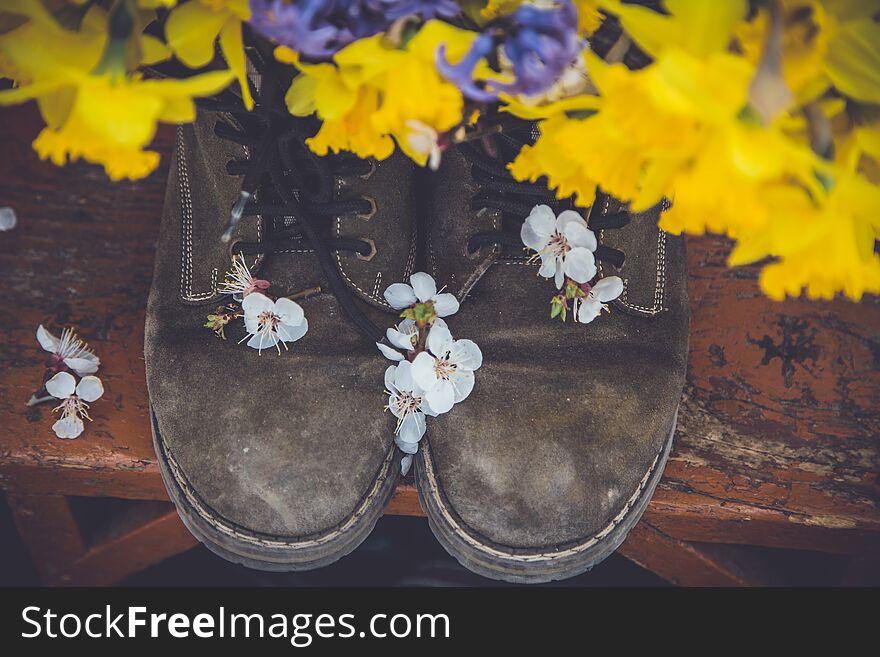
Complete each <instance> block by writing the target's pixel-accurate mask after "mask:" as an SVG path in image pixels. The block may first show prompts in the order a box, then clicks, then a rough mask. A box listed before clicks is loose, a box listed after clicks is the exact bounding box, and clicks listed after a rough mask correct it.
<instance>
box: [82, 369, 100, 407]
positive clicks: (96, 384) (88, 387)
mask: <svg viewBox="0 0 880 657" xmlns="http://www.w3.org/2000/svg"><path fill="white" fill-rule="evenodd" d="M103 394H104V384H103V383H101V379H99V378H98V377H96V376H91V375H89V376H84V377H83V378H82V380H81V381H80V382H79V385H77V386H76V396H77V397H79V398H80V399H82V400H83V401H84V402H89V403H91V402H93V401H95V400H96V399H100V398H101V395H103Z"/></svg>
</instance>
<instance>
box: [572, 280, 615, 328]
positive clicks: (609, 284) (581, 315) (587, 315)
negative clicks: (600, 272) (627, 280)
mask: <svg viewBox="0 0 880 657" xmlns="http://www.w3.org/2000/svg"><path fill="white" fill-rule="evenodd" d="M621 294H623V280H622V279H621V278H620V276H606V277H605V278H603V279H601V280H600V281H598V282H597V283H596V284H595V285H594V286H593V287H591V288H590V291H589V292H588V293H587V296H586V297H585V298H582V299H575V301H574V305H575V309H574V312H575V316H576V317H577V320H578V321H579V322H581V323H582V324H589V323H590V322H592V321H593V320H594V319H596V318H597V317H598V316H599V314H600V313H601V312H602V310H603V309H607V308H608V306H606V305H605V304H607V303H608V302H609V301H614V300H615V299H616V298H617V297H619V296H620V295H621Z"/></svg>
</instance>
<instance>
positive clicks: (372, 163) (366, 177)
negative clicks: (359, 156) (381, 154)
mask: <svg viewBox="0 0 880 657" xmlns="http://www.w3.org/2000/svg"><path fill="white" fill-rule="evenodd" d="M366 162H367V163H368V164H369V165H370V170H369V171H367V172H366V173H362V174H360V175H359V176H358V178H360V179H362V180H369V179H370V178H371V177H372V175H373V174H374V173H376V161H375V160H374V159H373V158H370V159H368V160H366Z"/></svg>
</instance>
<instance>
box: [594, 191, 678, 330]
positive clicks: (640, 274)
mask: <svg viewBox="0 0 880 657" xmlns="http://www.w3.org/2000/svg"><path fill="white" fill-rule="evenodd" d="M597 202H598V203H600V204H601V205H600V206H599V207H598V208H596V210H595V212H597V213H598V214H600V215H610V214H616V213H618V212H625V211H627V210H628V208H627V205H626V204H625V203H623V202H621V201H619V200H617V199H615V198H613V197H610V196H605V197H604V198H601V199H599V200H597ZM664 206H665V201H664V202H661V203H659V204H657V205H656V206H654V207H653V208H649V209H647V210H645V211H644V212H638V213H631V214H630V222H629V223H628V224H627V225H626V226H624V227H623V228H613V229H605V230H598V231H596V238H597V241H598V242H599V244H602V245H605V246H609V247H612V248H615V249H618V250H620V251H622V252H623V253H624V255H625V256H626V257H625V259H624V262H623V265H622V266H620V267H615V266H614V265H612V264H610V263H608V262H603V261H599V263H598V265H597V269H598V277H599V278H602V277H604V276H620V277H621V278H622V279H623V286H624V287H623V294H621V295H620V297H619V298H618V299H617V300H616V301H615V302H614V306H615V307H617V308H620V309H621V310H623V311H625V312H628V313H632V314H636V315H642V316H649V317H650V316H653V315H656V314H658V313H660V312H663V311H664V310H666V241H667V235H666V233H664V232H663V231H662V230H660V229H659V228H658V227H657V222H658V220H659V217H660V212H661V210H662V208H663V207H664Z"/></svg>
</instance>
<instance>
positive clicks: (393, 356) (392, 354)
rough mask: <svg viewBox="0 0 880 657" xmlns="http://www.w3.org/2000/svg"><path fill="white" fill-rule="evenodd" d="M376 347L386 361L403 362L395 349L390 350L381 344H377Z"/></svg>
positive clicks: (400, 354) (401, 355) (401, 356)
mask: <svg viewBox="0 0 880 657" xmlns="http://www.w3.org/2000/svg"><path fill="white" fill-rule="evenodd" d="M376 346H377V347H378V348H379V351H381V352H382V355H383V356H385V358H387V359H388V360H395V361H396V360H403V354H402V353H400V352H399V351H397V349H392V348H391V347H389V346H388V345H386V344H382V343H381V342H377V343H376Z"/></svg>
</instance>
